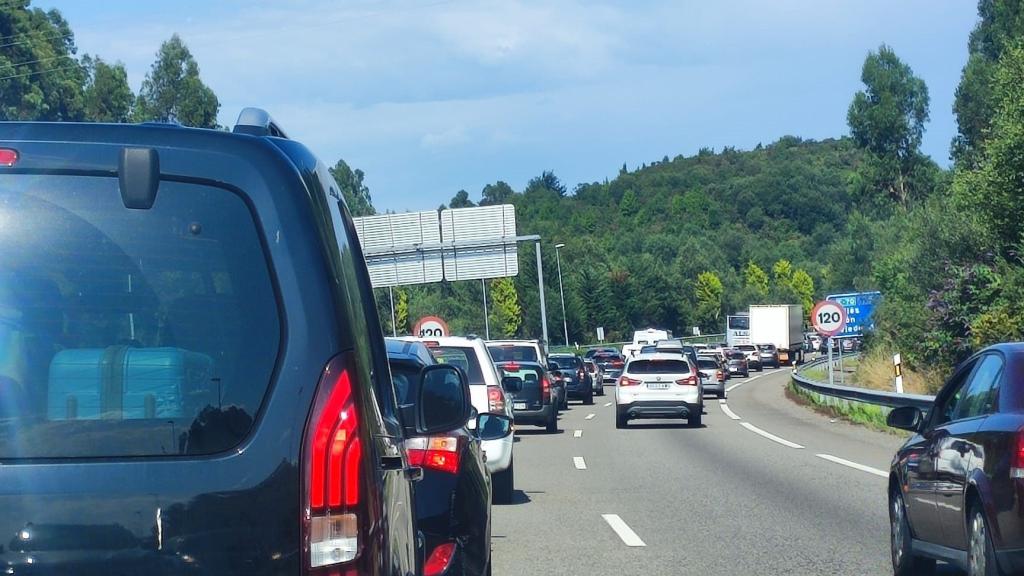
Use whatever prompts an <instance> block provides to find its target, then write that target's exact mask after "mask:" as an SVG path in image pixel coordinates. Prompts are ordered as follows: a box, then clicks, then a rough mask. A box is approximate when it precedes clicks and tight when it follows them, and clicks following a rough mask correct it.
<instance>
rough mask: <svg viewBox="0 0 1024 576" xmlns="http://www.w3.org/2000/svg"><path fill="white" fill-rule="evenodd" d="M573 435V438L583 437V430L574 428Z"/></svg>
mask: <svg viewBox="0 0 1024 576" xmlns="http://www.w3.org/2000/svg"><path fill="white" fill-rule="evenodd" d="M572 437H573V438H581V437H583V430H573V431H572Z"/></svg>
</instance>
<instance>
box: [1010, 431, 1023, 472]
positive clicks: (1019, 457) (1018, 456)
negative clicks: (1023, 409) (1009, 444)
mask: <svg viewBox="0 0 1024 576" xmlns="http://www.w3.org/2000/svg"><path fill="white" fill-rule="evenodd" d="M1010 478H1024V428H1021V429H1020V430H1017V445H1016V446H1015V447H1014V450H1013V457H1012V458H1011V459H1010Z"/></svg>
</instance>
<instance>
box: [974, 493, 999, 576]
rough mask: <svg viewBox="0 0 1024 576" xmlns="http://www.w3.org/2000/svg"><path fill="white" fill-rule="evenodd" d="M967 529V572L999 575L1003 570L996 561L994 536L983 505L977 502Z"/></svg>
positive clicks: (988, 575) (980, 574) (992, 575)
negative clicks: (989, 529) (989, 527)
mask: <svg viewBox="0 0 1024 576" xmlns="http://www.w3.org/2000/svg"><path fill="white" fill-rule="evenodd" d="M968 518H969V524H968V526H967V529H968V531H969V533H968V535H967V574H968V576H999V574H1001V571H1000V570H999V565H998V564H997V563H996V552H995V548H993V546H992V537H991V535H990V534H989V531H988V523H987V522H986V521H985V514H983V513H982V508H981V506H979V505H977V504H975V505H974V506H972V507H971V513H970V516H968Z"/></svg>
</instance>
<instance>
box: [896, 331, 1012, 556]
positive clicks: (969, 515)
mask: <svg viewBox="0 0 1024 576" xmlns="http://www.w3.org/2000/svg"><path fill="white" fill-rule="evenodd" d="M888 422H889V425H890V426H894V427H896V428H902V429H905V430H910V431H912V432H914V433H915V434H914V435H913V436H912V437H911V438H910V439H909V440H907V442H906V444H904V445H903V447H901V448H900V449H899V451H897V453H896V456H895V457H894V458H893V461H892V466H891V469H890V475H889V517H890V520H891V522H890V526H891V548H892V563H893V571H894V572H895V574H897V575H900V576H902V575H911V574H914V575H919V574H927V573H929V571H930V570H931V569H932V568H934V566H935V561H936V560H943V561H946V562H950V563H952V564H955V565H958V566H960V567H962V568H963V569H965V570H967V571H968V574H970V575H978V576H989V575H998V574H1020V573H1022V571H1024V343H1014V344H999V345H996V346H991V347H989V348H986V349H984V350H982V351H981V352H979V353H977V354H975V355H974V356H972V357H971V358H969V359H968V360H967V361H966V362H964V363H963V364H961V365H960V366H959V367H958V368H957V370H956V372H954V374H953V376H952V377H951V378H950V379H949V380H948V381H947V382H946V384H945V385H944V386H943V387H942V390H941V391H940V392H939V394H938V395H937V396H936V397H935V403H934V405H933V407H932V408H931V409H930V410H929V411H928V413H927V414H925V413H923V412H922V411H921V410H919V409H917V408H914V407H902V408H897V409H895V410H893V411H892V412H891V413H890V414H889V418H888Z"/></svg>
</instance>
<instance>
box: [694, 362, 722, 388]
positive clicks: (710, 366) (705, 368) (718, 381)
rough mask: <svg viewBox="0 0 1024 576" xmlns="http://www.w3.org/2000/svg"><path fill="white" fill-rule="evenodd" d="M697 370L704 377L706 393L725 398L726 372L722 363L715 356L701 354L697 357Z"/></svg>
mask: <svg viewBox="0 0 1024 576" xmlns="http://www.w3.org/2000/svg"><path fill="white" fill-rule="evenodd" d="M697 370H699V371H700V375H701V377H702V378H704V393H705V394H714V395H715V396H716V397H718V398H725V374H726V372H725V369H724V368H723V367H722V364H721V363H720V362H719V361H718V360H716V359H715V358H713V357H708V356H701V357H698V358H697Z"/></svg>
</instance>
